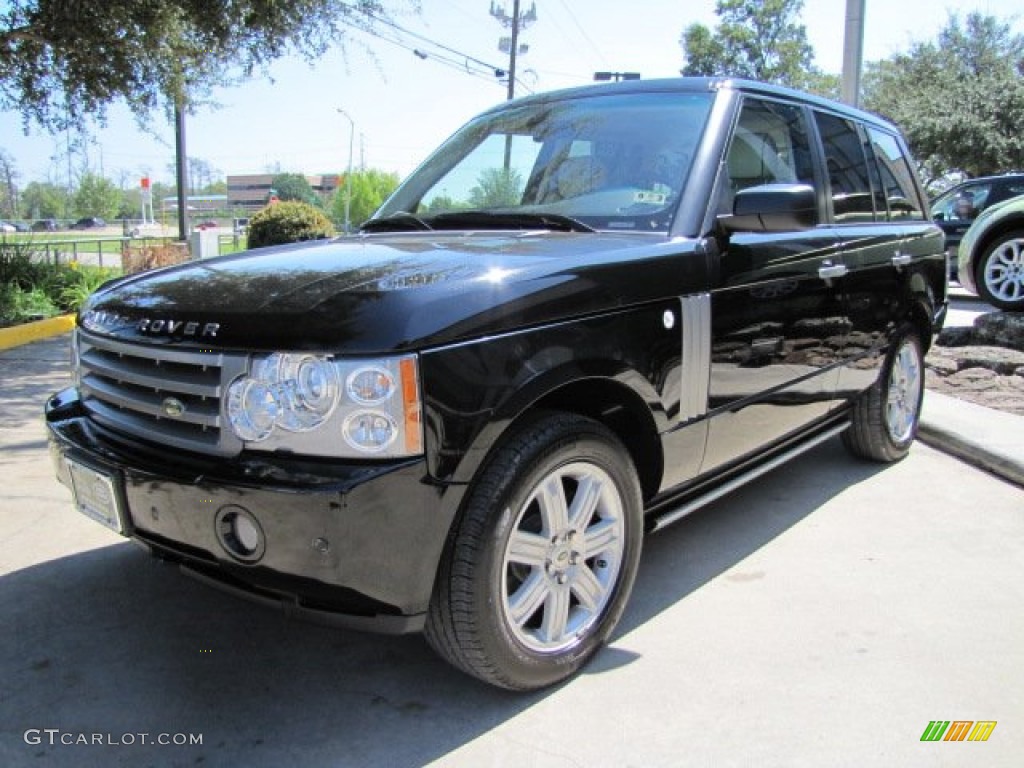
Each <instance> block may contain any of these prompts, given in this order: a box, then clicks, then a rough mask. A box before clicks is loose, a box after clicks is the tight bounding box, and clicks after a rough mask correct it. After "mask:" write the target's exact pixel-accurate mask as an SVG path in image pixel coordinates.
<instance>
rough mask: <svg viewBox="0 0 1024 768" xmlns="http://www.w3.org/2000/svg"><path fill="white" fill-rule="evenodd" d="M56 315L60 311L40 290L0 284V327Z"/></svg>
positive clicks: (44, 292) (12, 284) (11, 284)
mask: <svg viewBox="0 0 1024 768" xmlns="http://www.w3.org/2000/svg"><path fill="white" fill-rule="evenodd" d="M58 314H60V310H59V309H58V308H57V306H56V305H55V304H54V303H53V301H52V300H51V299H50V297H49V296H47V294H46V291H44V290H43V289H42V288H31V289H28V290H26V289H24V288H22V287H21V286H19V285H17V284H14V283H4V284H0V327H3V326H8V325H16V324H18V323H26V322H29V321H31V320H40V319H42V318H45V317H53V316H54V315H58Z"/></svg>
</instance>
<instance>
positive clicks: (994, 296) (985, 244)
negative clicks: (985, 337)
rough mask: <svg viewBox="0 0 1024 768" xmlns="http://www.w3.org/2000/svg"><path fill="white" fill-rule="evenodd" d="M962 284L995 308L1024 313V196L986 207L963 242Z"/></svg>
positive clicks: (960, 256) (959, 257) (959, 255)
mask: <svg viewBox="0 0 1024 768" xmlns="http://www.w3.org/2000/svg"><path fill="white" fill-rule="evenodd" d="M957 269H958V272H959V278H960V284H961V285H963V287H964V288H966V289H967V290H969V291H971V292H973V293H976V294H978V296H980V297H981V298H982V299H984V300H985V301H987V302H988V303H989V304H991V305H992V306H994V307H998V308H999V309H1003V310H1007V311H1009V312H1024V197H1016V198H1013V199H1011V200H1006V201H1005V202H1002V203H997V204H996V205H993V206H992V207H990V208H986V209H985V210H984V211H982V212H981V214H980V215H979V216H978V218H977V219H975V220H974V224H972V225H971V228H970V229H968V230H967V232H966V234H965V235H964V237H963V240H961V241H960V249H959V251H958V253H957Z"/></svg>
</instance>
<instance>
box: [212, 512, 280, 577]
mask: <svg viewBox="0 0 1024 768" xmlns="http://www.w3.org/2000/svg"><path fill="white" fill-rule="evenodd" d="M216 528H217V540H218V541H219V542H220V545H221V546H222V547H224V551H226V552H227V553H228V554H229V555H231V556H232V557H233V558H235V559H236V560H241V561H242V562H243V563H255V562H256V561H257V560H259V559H260V558H261V557H263V553H264V551H265V550H266V546H267V544H266V539H265V538H264V536H263V528H261V527H260V524H259V522H258V521H257V520H256V518H255V517H253V515H252V513H251V512H249V511H248V510H247V509H243V508H242V507H238V506H228V507H222V508H221V509H220V511H218V512H217V520H216Z"/></svg>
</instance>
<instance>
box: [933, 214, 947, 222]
mask: <svg viewBox="0 0 1024 768" xmlns="http://www.w3.org/2000/svg"><path fill="white" fill-rule="evenodd" d="M934 218H935V221H945V220H946V214H944V213H936V214H935V217H934Z"/></svg>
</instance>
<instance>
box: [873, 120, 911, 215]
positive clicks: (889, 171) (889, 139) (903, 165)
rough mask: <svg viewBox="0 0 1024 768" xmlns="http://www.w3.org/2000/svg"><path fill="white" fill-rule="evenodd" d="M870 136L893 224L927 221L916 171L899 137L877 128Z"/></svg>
mask: <svg viewBox="0 0 1024 768" xmlns="http://www.w3.org/2000/svg"><path fill="white" fill-rule="evenodd" d="M868 135H869V136H870V137H871V146H872V148H873V149H874V153H875V160H876V161H877V163H878V171H879V173H880V174H881V176H882V189H883V191H884V192H885V199H886V202H887V203H888V204H889V218H890V219H891V220H894V221H899V220H904V219H912V220H915V221H920V220H921V219H923V218H924V212H923V210H922V208H921V201H920V199H919V198H918V195H917V185H916V184H915V183H914V170H913V168H912V167H911V165H910V162H909V160H908V158H907V156H906V155H905V154H904V153H903V151H902V149H901V148H900V145H899V142H898V141H896V137H895V136H893V135H891V134H888V133H884V132H883V131H880V130H878V129H877V128H869V129H868Z"/></svg>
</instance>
